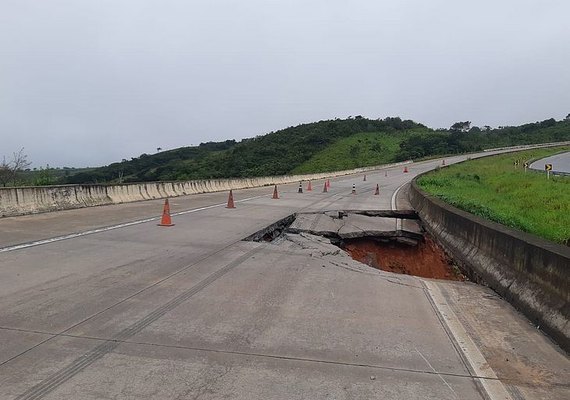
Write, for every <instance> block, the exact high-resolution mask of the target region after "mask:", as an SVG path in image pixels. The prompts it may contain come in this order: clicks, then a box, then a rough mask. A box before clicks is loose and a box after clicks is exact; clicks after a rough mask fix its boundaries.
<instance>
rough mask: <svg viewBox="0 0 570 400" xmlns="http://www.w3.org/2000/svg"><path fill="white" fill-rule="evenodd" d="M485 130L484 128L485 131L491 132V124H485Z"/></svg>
mask: <svg viewBox="0 0 570 400" xmlns="http://www.w3.org/2000/svg"><path fill="white" fill-rule="evenodd" d="M483 130H484V131H485V132H489V131H490V130H491V127H490V126H489V125H485V126H484V127H483Z"/></svg>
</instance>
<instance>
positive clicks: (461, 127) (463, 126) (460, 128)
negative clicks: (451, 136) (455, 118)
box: [449, 121, 471, 132]
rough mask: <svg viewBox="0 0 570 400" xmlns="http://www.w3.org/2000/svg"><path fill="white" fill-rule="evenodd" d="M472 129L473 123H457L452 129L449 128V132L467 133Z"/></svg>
mask: <svg viewBox="0 0 570 400" xmlns="http://www.w3.org/2000/svg"><path fill="white" fill-rule="evenodd" d="M470 127H471V121H464V122H456V123H454V124H453V125H451V128H449V130H450V131H454V132H467V131H468V130H469V128H470Z"/></svg>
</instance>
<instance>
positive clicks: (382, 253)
mask: <svg viewBox="0 0 570 400" xmlns="http://www.w3.org/2000/svg"><path fill="white" fill-rule="evenodd" d="M339 247H340V248H342V249H343V250H345V251H346V252H347V253H348V254H350V256H351V257H352V258H353V259H354V260H357V261H360V262H361V263H363V264H366V265H369V266H371V267H373V268H377V269H381V270H382V271H388V272H394V273H397V274H406V275H414V276H420V277H422V278H433V279H446V280H453V281H465V280H466V277H465V276H464V275H463V274H462V273H461V271H460V270H459V268H457V267H456V266H455V265H454V263H453V260H452V259H451V258H449V257H448V256H447V254H446V253H445V252H444V251H443V249H442V248H441V247H439V245H438V244H437V243H436V242H435V240H434V239H433V238H432V237H431V236H429V235H427V234H425V235H424V238H423V240H421V241H419V242H418V243H417V244H416V245H409V244H405V243H401V242H397V241H385V240H378V239H377V238H373V237H369V238H359V239H347V240H344V241H343V242H342V243H341V244H340V245H339Z"/></svg>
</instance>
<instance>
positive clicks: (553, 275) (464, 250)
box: [409, 178, 570, 352]
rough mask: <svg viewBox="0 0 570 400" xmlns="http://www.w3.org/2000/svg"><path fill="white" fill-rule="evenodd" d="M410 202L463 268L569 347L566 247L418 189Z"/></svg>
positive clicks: (413, 190) (568, 255) (569, 261)
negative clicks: (477, 214) (478, 214)
mask: <svg viewBox="0 0 570 400" xmlns="http://www.w3.org/2000/svg"><path fill="white" fill-rule="evenodd" d="M416 180H417V178H416V179H414V180H413V181H412V183H411V187H410V190H409V200H410V202H411V205H412V206H413V207H414V209H415V210H416V211H417V212H418V214H419V216H420V218H421V219H422V221H423V222H424V226H425V227H426V228H427V230H428V231H429V232H430V233H431V234H432V235H434V236H435V237H437V238H438V240H439V242H440V244H441V245H442V246H443V247H444V248H445V250H446V251H448V252H449V253H450V254H451V255H452V256H453V257H454V259H455V260H456V261H457V262H458V264H459V265H460V266H461V267H462V269H463V272H464V273H465V274H466V275H468V276H469V277H470V278H471V279H472V280H474V281H479V282H482V283H485V284H487V285H489V286H490V287H491V288H492V289H494V290H495V291H496V292H497V293H499V294H500V295H501V296H503V297H504V298H505V299H506V300H508V301H509V302H510V303H511V304H513V305H514V306H515V307H516V308H517V309H519V310H520V311H522V312H523V313H524V314H525V315H526V316H527V317H528V318H529V319H530V320H531V321H532V322H533V324H534V325H535V326H536V327H537V328H540V329H541V330H543V331H544V332H546V333H548V334H549V335H550V336H551V337H552V338H553V339H554V340H555V341H556V342H557V343H558V344H559V345H560V346H561V347H562V348H563V349H564V350H565V351H567V352H568V351H570V326H569V324H568V320H569V317H570V307H569V299H570V273H569V272H570V247H566V246H563V245H558V244H556V243H553V242H549V241H547V240H544V239H541V238H538V237H536V236H533V235H530V234H527V233H524V232H520V231H516V230H514V229H510V228H507V227H505V226H503V225H500V224H498V223H495V222H491V221H487V220H484V219H482V218H480V217H477V216H475V215H472V214H469V213H467V212H465V211H462V210H459V209H457V208H455V207H453V206H451V205H449V204H446V203H445V202H443V201H442V200H440V199H437V198H435V197H433V196H431V195H429V194H427V193H426V192H424V191H423V190H421V189H420V188H419V187H418V185H417V183H416Z"/></svg>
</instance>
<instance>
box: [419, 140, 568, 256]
mask: <svg viewBox="0 0 570 400" xmlns="http://www.w3.org/2000/svg"><path fill="white" fill-rule="evenodd" d="M561 151H570V147H568V146H566V147H558V148H553V149H537V150H530V151H524V152H518V153H513V154H505V155H500V156H494V157H486V158H484V159H479V160H473V161H468V162H464V163H461V164H457V165H452V166H450V167H449V168H442V169H439V170H436V171H434V172H431V173H429V174H427V175H424V176H422V177H421V178H419V179H418V184H419V186H420V187H421V188H422V189H424V190H425V191H426V192H428V193H430V194H432V195H435V196H436V197H438V198H440V199H442V200H444V201H445V202H447V203H449V204H452V205H454V206H456V207H458V208H460V209H462V210H465V211H467V212H470V213H472V214H476V215H478V216H480V217H483V218H486V219H489V220H492V221H495V222H498V223H501V224H503V225H506V226H509V227H511V228H515V229H519V230H521V231H524V232H528V233H532V234H534V235H537V236H540V237H543V238H545V239H548V240H551V241H554V242H556V243H560V244H566V245H570V177H561V176H560V177H553V176H551V178H550V180H547V179H546V175H545V173H544V172H540V173H539V172H533V171H530V170H529V171H527V172H526V173H525V172H524V169H523V168H522V163H521V166H519V167H518V168H515V167H514V165H513V164H514V161H515V160H517V159H518V160H523V161H524V160H536V159H540V158H542V157H546V156H548V155H552V154H555V153H559V152H561Z"/></svg>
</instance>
